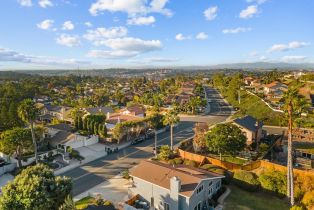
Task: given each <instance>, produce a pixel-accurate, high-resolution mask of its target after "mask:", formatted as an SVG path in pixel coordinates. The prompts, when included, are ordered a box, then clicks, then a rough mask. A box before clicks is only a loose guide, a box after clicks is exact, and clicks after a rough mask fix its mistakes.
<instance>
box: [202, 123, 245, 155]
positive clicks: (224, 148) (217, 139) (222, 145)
mask: <svg viewBox="0 0 314 210" xmlns="http://www.w3.org/2000/svg"><path fill="white" fill-rule="evenodd" d="M205 138H206V144H207V147H208V149H209V151H210V152H216V153H218V154H219V155H220V159H221V155H222V154H224V155H225V154H227V155H232V156H234V155H236V154H237V153H238V152H240V151H242V150H243V149H244V148H245V147H246V136H244V135H243V133H242V131H241V130H240V128H238V127H237V126H236V125H233V124H231V123H226V124H218V125H216V126H215V127H214V128H212V129H211V130H210V131H209V132H208V133H207V134H206V137H205Z"/></svg>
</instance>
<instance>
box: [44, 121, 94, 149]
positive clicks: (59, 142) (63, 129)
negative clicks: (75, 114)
mask: <svg viewBox="0 0 314 210" xmlns="http://www.w3.org/2000/svg"><path fill="white" fill-rule="evenodd" d="M72 130H73V128H72V127H71V126H70V125H68V124H65V123H60V124H56V125H49V126H47V131H48V132H47V134H46V137H48V138H49V144H50V145H51V146H53V147H56V148H63V149H65V148H67V147H71V148H73V149H76V148H80V147H84V146H89V145H93V144H96V143H98V141H99V137H98V136H97V135H91V136H82V135H80V134H78V133H73V132H72Z"/></svg>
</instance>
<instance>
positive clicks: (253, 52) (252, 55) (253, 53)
mask: <svg viewBox="0 0 314 210" xmlns="http://www.w3.org/2000/svg"><path fill="white" fill-rule="evenodd" d="M257 55H258V52H256V51H252V52H250V53H249V56H250V57H256V56H257Z"/></svg>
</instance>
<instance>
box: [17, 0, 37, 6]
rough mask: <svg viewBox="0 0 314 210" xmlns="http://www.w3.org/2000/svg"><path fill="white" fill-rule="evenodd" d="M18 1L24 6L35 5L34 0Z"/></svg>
mask: <svg viewBox="0 0 314 210" xmlns="http://www.w3.org/2000/svg"><path fill="white" fill-rule="evenodd" d="M17 2H18V3H19V4H20V5H21V6H23V7H31V6H33V4H32V0H17Z"/></svg>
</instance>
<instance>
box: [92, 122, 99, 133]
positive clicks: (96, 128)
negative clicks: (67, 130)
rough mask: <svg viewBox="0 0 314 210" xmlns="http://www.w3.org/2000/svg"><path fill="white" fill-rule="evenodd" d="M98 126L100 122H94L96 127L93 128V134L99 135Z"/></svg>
mask: <svg viewBox="0 0 314 210" xmlns="http://www.w3.org/2000/svg"><path fill="white" fill-rule="evenodd" d="M98 126H99V124H98V123H96V122H95V123H94V129H93V134H95V135H98Z"/></svg>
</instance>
